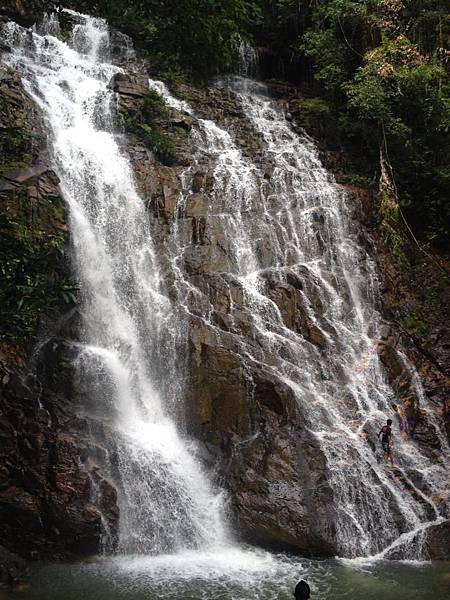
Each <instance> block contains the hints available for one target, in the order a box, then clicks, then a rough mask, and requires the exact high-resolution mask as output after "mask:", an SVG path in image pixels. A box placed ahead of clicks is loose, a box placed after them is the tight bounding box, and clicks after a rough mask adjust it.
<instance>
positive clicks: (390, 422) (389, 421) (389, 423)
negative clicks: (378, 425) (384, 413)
mask: <svg viewBox="0 0 450 600" xmlns="http://www.w3.org/2000/svg"><path fill="white" fill-rule="evenodd" d="M386 423H387V424H388V425H389V427H390V426H391V425H392V419H388V420H387V421H386Z"/></svg>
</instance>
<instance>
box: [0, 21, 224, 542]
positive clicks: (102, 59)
mask: <svg viewBox="0 0 450 600" xmlns="http://www.w3.org/2000/svg"><path fill="white" fill-rule="evenodd" d="M71 14H72V16H73V17H74V18H75V19H76V20H77V21H78V24H76V25H75V27H74V29H73V33H72V36H71V39H70V41H69V42H68V43H63V42H61V41H60V40H59V39H57V38H56V37H54V36H53V35H51V33H55V32H57V23H55V20H54V19H50V20H49V21H47V23H46V26H45V29H44V31H43V32H42V33H31V32H26V31H25V30H23V29H22V28H20V27H18V26H17V25H15V24H12V23H9V24H7V25H6V27H5V31H4V35H5V37H6V38H7V40H8V42H9V43H10V44H11V45H12V46H13V47H14V48H15V50H14V52H13V53H12V54H10V55H9V56H7V57H6V61H7V63H8V64H9V65H10V66H11V67H13V68H15V69H17V70H18V71H19V73H20V74H21V75H22V78H23V81H24V84H25V86H26V89H27V90H28V91H29V93H30V94H31V95H32V96H33V98H34V99H35V100H36V102H37V103H38V105H39V106H40V108H41V109H42V111H43V114H44V116H45V118H46V120H47V122H48V128H49V137H50V146H51V154H52V160H53V164H54V168H55V170H56V171H57V173H58V175H59V177H60V179H61V189H62V192H63V195H64V198H65V200H66V202H67V206H68V209H69V219H70V231H71V240H72V244H73V254H74V265H75V269H76V274H77V278H78V281H79V283H80V286H81V298H82V315H83V322H84V329H83V331H84V346H83V347H82V348H81V350H80V358H79V361H78V362H79V368H80V369H81V370H82V374H81V377H83V378H91V379H93V380H94V381H95V392H96V394H95V403H96V405H97V406H99V407H100V409H99V410H100V412H101V411H103V417H104V418H105V419H106V420H108V421H109V422H112V428H113V435H114V438H115V439H114V440H111V451H112V452H116V453H117V467H118V470H119V474H120V482H119V486H120V487H119V491H120V494H119V504H120V539H119V550H121V551H124V552H147V553H159V552H170V551H176V550H179V549H186V548H200V547H201V548H205V547H209V546H215V547H220V546H222V545H223V544H224V543H225V541H226V533H225V526H224V524H223V517H222V512H223V507H222V495H221V494H220V493H216V492H214V491H213V490H212V488H211V486H210V484H209V482H208V480H207V479H206V477H205V475H204V474H203V472H202V470H201V468H200V466H199V464H198V463H197V461H196V459H195V454H196V448H195V446H194V445H193V444H192V443H190V442H187V441H185V440H183V439H182V438H181V436H180V434H179V433H178V432H177V428H176V426H175V423H174V421H173V419H172V418H171V416H170V414H169V413H168V411H167V410H166V398H164V397H162V395H161V393H160V389H159V386H157V385H155V380H156V379H157V378H158V377H159V378H161V371H162V370H163V371H164V372H165V373H167V372H169V373H170V374H171V377H173V378H174V379H177V373H176V372H171V370H172V369H173V368H174V367H173V357H170V356H165V357H164V363H163V364H161V361H160V360H158V356H159V345H160V344H161V343H162V342H161V339H162V338H161V336H162V335H163V333H164V328H165V327H166V325H167V322H168V321H170V320H171V319H173V313H172V308H171V305H170V302H169V301H168V299H167V298H166V296H165V295H164V290H163V289H162V286H161V281H160V274H159V271H158V268H157V265H156V260H155V253H154V249H153V247H152V240H151V234H150V228H149V223H148V215H147V212H146V209H145V206H144V203H143V201H142V199H141V198H140V197H139V196H138V194H137V192H136V188H135V185H134V180H133V174H132V171H131V166H130V163H129V161H128V159H127V158H126V157H125V156H124V154H123V152H122V151H121V149H120V148H119V144H118V140H117V138H116V134H115V131H114V126H113V110H112V109H113V102H114V98H113V94H112V92H111V91H110V90H109V89H108V83H109V81H110V79H111V77H112V76H113V75H114V74H116V73H118V72H120V68H118V67H117V66H115V65H113V64H111V63H110V62H109V32H108V28H107V26H106V24H105V22H104V21H103V20H101V19H94V18H90V17H84V16H81V15H77V14H76V13H71ZM47 32H49V33H47ZM177 106H178V105H177ZM173 387H176V386H172V389H173ZM172 400H173V399H172ZM97 412H98V411H97Z"/></svg>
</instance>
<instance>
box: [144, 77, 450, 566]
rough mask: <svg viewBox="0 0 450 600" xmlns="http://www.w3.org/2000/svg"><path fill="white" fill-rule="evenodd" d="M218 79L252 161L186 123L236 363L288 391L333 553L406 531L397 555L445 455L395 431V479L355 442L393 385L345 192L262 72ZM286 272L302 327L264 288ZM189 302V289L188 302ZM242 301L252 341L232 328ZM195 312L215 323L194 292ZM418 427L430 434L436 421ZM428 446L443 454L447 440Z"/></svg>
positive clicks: (437, 490) (207, 124) (369, 266)
mask: <svg viewBox="0 0 450 600" xmlns="http://www.w3.org/2000/svg"><path fill="white" fill-rule="evenodd" d="M224 85H226V86H228V87H229V89H231V90H232V91H233V92H234V93H235V94H236V96H237V98H238V100H239V102H240V104H241V106H242V108H243V111H244V113H245V115H246V117H247V118H248V119H249V121H250V122H251V124H252V126H253V127H254V129H255V130H256V132H257V134H259V136H260V138H261V139H262V140H263V149H262V152H260V159H259V161H258V162H255V161H252V160H250V159H248V158H246V157H245V156H244V154H243V152H242V151H241V150H240V148H239V146H238V145H237V144H236V142H234V141H233V137H232V135H230V132H228V131H226V130H224V129H223V128H221V127H219V126H218V125H217V124H216V123H214V122H212V121H208V120H204V119H198V120H197V124H196V127H194V129H193V131H192V133H191V141H192V145H193V148H194V160H195V161H196V163H195V164H196V165H197V166H201V165H202V164H203V163H204V162H205V156H206V157H208V159H207V160H209V161H210V162H211V163H212V164H210V165H209V166H210V168H211V169H212V171H213V174H214V184H213V188H212V190H211V192H210V193H209V194H208V203H209V204H208V207H207V210H206V220H207V225H206V228H208V226H210V227H214V228H215V229H217V230H218V231H219V233H217V232H216V234H215V235H216V236H217V237H219V238H220V239H221V240H226V257H225V258H224V257H222V258H221V262H220V271H223V270H225V271H226V272H227V280H229V281H232V282H233V283H234V285H238V286H240V288H241V289H242V291H243V302H242V304H241V305H239V306H238V307H236V306H233V305H232V306H231V308H230V322H229V323H228V324H227V327H228V328H227V331H228V333H227V336H229V335H232V336H233V340H234V348H238V352H239V354H240V356H241V357H242V359H243V361H244V362H247V364H248V365H252V364H261V361H263V362H264V367H265V369H266V370H267V371H268V372H269V373H270V372H272V373H273V376H274V378H276V377H280V376H281V378H282V380H283V381H284V382H285V383H286V384H287V385H288V386H289V387H290V388H291V389H292V390H293V391H294V392H295V395H296V398H297V403H298V407H299V410H300V411H301V413H302V415H303V417H304V419H305V426H306V427H307V428H308V429H309V431H310V432H311V433H312V434H313V435H314V437H315V438H316V440H317V442H318V444H319V447H320V449H321V451H322V452H323V453H324V455H325V457H326V461H327V469H328V476H329V481H330V484H331V486H332V489H333V493H334V503H335V506H336V509H337V520H336V523H335V525H336V538H337V548H338V552H339V555H342V556H350V557H356V556H361V555H364V556H368V555H374V554H377V553H379V555H380V556H383V550H384V549H387V550H386V551H388V550H389V551H391V550H392V549H393V548H395V547H396V546H397V544H398V545H401V544H402V543H404V542H405V543H406V545H407V544H408V543H409V542H411V546H410V548H409V550H408V548H403V553H404V555H407V556H410V557H411V558H414V557H417V556H420V552H421V550H420V547H418V546H417V536H416V534H420V532H421V531H422V530H423V529H424V528H425V527H426V526H428V525H429V524H430V523H431V522H433V521H435V520H437V521H436V522H438V521H439V520H440V519H441V517H440V513H439V510H438V508H437V506H436V505H435V503H434V500H433V498H434V497H435V496H439V495H442V494H443V493H444V491H445V481H446V475H445V466H444V464H442V463H439V462H433V460H432V459H431V458H430V457H429V456H427V455H426V454H425V453H424V452H423V451H421V450H420V447H419V446H418V445H417V444H415V443H414V442H410V443H409V444H408V445H405V446H403V445H402V444H401V443H397V444H396V447H395V459H396V463H397V464H398V466H399V470H400V471H399V472H400V475H399V477H400V479H401V480H402V482H401V483H399V481H398V480H397V475H395V474H393V473H392V472H391V471H390V470H388V469H386V468H385V466H384V465H383V462H382V460H381V461H380V457H379V456H377V453H376V450H375V449H374V447H373V442H372V444H370V443H368V442H369V441H370V440H376V439H377V434H378V430H379V428H380V426H381V425H382V424H383V423H384V422H385V419H386V415H389V414H390V413H391V403H392V401H393V400H394V399H395V394H394V392H393V390H392V389H391V388H390V387H389V385H388V382H387V380H386V377H385V374H384V372H383V368H382V366H381V364H380V361H379V358H378V353H377V346H378V343H379V340H380V337H381V335H380V329H381V326H382V321H381V317H380V314H379V312H378V304H379V295H380V292H379V279H378V274H377V268H376V264H375V261H374V260H373V258H372V257H371V256H370V254H369V252H368V250H366V248H365V246H364V240H363V239H362V238H361V235H360V231H359V228H358V224H357V221H355V219H354V216H353V214H352V203H351V201H350V199H349V198H348V196H347V194H346V193H345V191H344V189H343V188H342V187H340V186H339V185H337V184H336V183H335V181H334V180H333V178H332V177H331V175H330V174H329V173H328V172H327V171H326V170H325V169H324V167H323V166H322V164H321V162H320V159H319V157H318V151H317V149H316V147H315V145H314V143H313V141H312V140H311V139H310V138H308V136H306V135H305V134H297V133H296V132H294V131H293V130H292V127H291V125H290V123H289V122H288V121H287V120H286V119H285V117H284V115H283V113H282V111H281V110H280V109H279V108H277V107H276V105H275V103H274V102H273V101H272V100H271V98H270V97H269V94H268V92H267V89H266V87H265V86H264V85H263V84H260V83H257V82H255V81H252V80H249V79H246V78H242V77H234V78H229V79H228V80H226V81H225V82H219V86H224ZM150 86H151V87H153V88H155V89H158V91H159V92H160V93H162V94H163V95H164V97H165V99H166V102H167V104H168V105H169V106H172V107H173V108H176V109H177V110H182V111H185V112H188V113H189V114H191V115H192V114H195V111H193V109H192V108H191V107H190V106H188V105H186V104H184V105H183V106H180V105H177V102H178V101H177V100H176V99H175V98H174V97H173V96H172V95H171V94H170V93H169V91H168V90H167V88H166V87H165V86H164V84H162V83H161V82H155V81H150ZM191 174H192V167H189V168H188V169H187V170H186V172H185V174H184V177H183V181H184V189H183V192H182V194H181V198H180V201H179V203H180V207H181V209H182V210H181V211H179V213H181V214H183V211H184V209H185V208H186V206H187V204H188V202H189V199H190V197H191V196H192V191H191V179H190V177H191ZM174 231H175V233H174V234H173V237H174V239H173V244H174V248H175V250H174V253H173V256H172V260H173V262H174V263H177V264H181V263H182V258H183V257H186V256H188V253H189V248H190V243H189V240H186V239H183V238H182V236H181V237H177V234H176V232H177V231H178V229H177V228H175V230H174ZM361 239H362V242H361ZM211 252H212V251H211ZM177 277H178V286H179V288H180V290H183V287H184V288H185V291H184V294H183V292H181V293H180V296H182V297H184V298H187V297H188V296H189V294H188V292H187V290H188V289H191V288H192V286H193V282H192V280H191V279H190V278H189V277H188V276H186V274H183V272H182V270H180V269H179V270H178V271H177ZM288 278H291V279H292V278H294V279H295V278H297V280H299V281H302V282H303V286H302V290H301V296H302V302H303V305H302V307H301V310H303V311H304V313H305V317H306V320H307V321H308V322H309V328H310V329H309V331H308V330H306V331H298V332H295V331H293V330H292V328H289V327H287V326H286V324H285V322H284V320H283V315H282V314H281V312H280V309H279V307H278V306H277V304H276V302H275V301H274V300H273V299H272V298H273V297H271V295H270V286H271V282H273V281H275V282H281V283H282V282H283V281H286V280H289V279H288ZM197 292H198V294H200V292H199V290H197ZM198 306H199V301H198V300H197V301H196V302H195V303H194V307H195V309H196V310H198ZM187 310H188V311H189V306H187ZM191 310H193V308H192V307H191ZM243 312H245V316H246V318H247V319H248V320H249V321H250V322H251V323H252V324H253V327H254V332H256V340H255V339H249V338H248V336H247V335H246V334H245V332H244V333H243V332H242V330H241V329H240V326H241V325H240V324H241V322H242V313H243ZM203 314H204V317H205V319H206V321H207V324H208V327H209V328H210V330H211V332H212V333H213V335H215V334H216V333H217V327H216V324H215V323H214V322H213V321H212V320H211V319H210V318H209V317H208V315H209V314H212V307H209V308H208V303H207V302H206V303H205V304H204V305H203ZM208 319H209V320H208ZM311 331H312V332H313V335H312V334H311ZM230 332H231V333H230ZM255 342H256V343H255ZM261 349H263V350H262V352H261ZM405 360H406V359H405ZM408 369H412V365H409V366H408ZM416 380H418V378H417V376H416ZM416 384H417V381H416ZM421 402H422V404H424V403H425V400H424V398H423V394H422V399H421ZM423 408H424V409H425V406H423ZM430 423H431V422H430ZM431 426H432V427H434V429H435V432H436V433H437V436H438V438H440V439H441V440H443V439H444V435H443V434H442V432H441V431H440V427H441V425H440V424H438V423H437V422H434V424H433V423H431ZM441 446H442V448H441V449H442V451H443V452H444V453H445V452H447V454H446V456H448V445H446V446H445V445H442V444H441ZM414 482H420V483H417V485H416V483H414ZM444 495H445V494H444ZM419 537H420V536H419ZM397 541H398V542H397ZM419 545H420V544H419ZM408 552H409V554H408Z"/></svg>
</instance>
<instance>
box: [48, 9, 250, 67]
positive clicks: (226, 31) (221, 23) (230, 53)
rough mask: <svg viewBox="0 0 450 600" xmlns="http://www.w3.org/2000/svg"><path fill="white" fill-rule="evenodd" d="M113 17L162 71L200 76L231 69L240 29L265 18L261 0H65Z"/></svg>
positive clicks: (111, 19) (108, 17) (107, 16)
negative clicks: (179, 69) (262, 16)
mask: <svg viewBox="0 0 450 600" xmlns="http://www.w3.org/2000/svg"><path fill="white" fill-rule="evenodd" d="M60 4H62V5H67V4H71V5H72V8H74V9H75V10H79V11H85V12H88V13H90V14H93V13H94V14H98V15H101V16H103V17H105V18H107V19H108V21H109V22H110V24H111V25H112V26H113V27H117V28H118V29H120V30H121V31H124V32H125V33H128V34H129V35H131V36H132V37H133V39H134V41H135V45H136V47H137V48H138V50H139V51H140V52H141V53H142V54H144V55H146V56H148V57H149V58H152V59H153V64H155V65H158V67H157V68H158V71H159V72H161V71H167V70H171V71H172V72H173V71H176V70H177V67H181V68H182V69H183V70H184V71H185V72H188V73H191V74H193V75H194V76H195V77H200V78H204V77H208V76H210V75H213V74H216V73H219V72H221V71H223V70H224V69H227V68H228V67H229V65H230V64H232V62H233V61H234V59H235V53H234V40H235V38H236V35H237V34H241V33H245V32H246V31H247V29H248V28H249V27H250V26H251V25H253V24H255V23H256V22H258V20H260V18H261V14H262V13H261V8H260V6H259V4H260V3H259V2H258V1H257V0H184V1H183V2H181V3H180V2H179V1H178V0H165V1H161V0H131V1H129V0H80V1H78V0H77V1H76V2H75V1H73V2H70V1H69V2H61V3H60Z"/></svg>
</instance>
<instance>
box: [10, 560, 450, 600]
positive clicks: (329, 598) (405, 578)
mask: <svg viewBox="0 0 450 600" xmlns="http://www.w3.org/2000/svg"><path fill="white" fill-rule="evenodd" d="M299 578H303V579H306V580H307V581H308V582H309V584H310V585H311V588H312V596H311V600H316V599H320V600H344V599H345V600H350V599H352V600H448V599H449V598H450V564H449V563H439V564H438V563H436V564H429V563H400V562H398V563H397V562H388V561H378V562H373V563H370V562H366V563H362V562H355V561H353V562H350V561H340V560H326V561H312V560H306V559H297V558H295V559H294V558H290V557H287V556H284V555H273V554H269V553H265V552H262V551H255V550H245V549H242V550H224V551H222V552H215V553H211V554H207V553H204V554H194V553H184V554H180V555H177V556H159V557H135V558H116V559H108V560H95V561H93V562H89V563H87V562H84V563H79V564H71V565H61V564H59V565H56V564H52V565H40V566H37V567H35V568H34V570H33V573H32V580H31V585H30V586H29V588H28V589H26V590H23V591H21V592H15V593H12V594H11V593H10V594H4V595H3V596H1V595H0V599H1V600H144V599H145V600H156V599H158V600H159V599H168V598H171V599H180V600H184V599H190V600H209V599H210V600H213V599H214V600H215V599H220V600H263V599H264V600H285V599H288V598H290V599H291V600H292V598H293V595H292V594H293V589H294V587H295V583H296V581H297V580H298V579H299Z"/></svg>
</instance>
